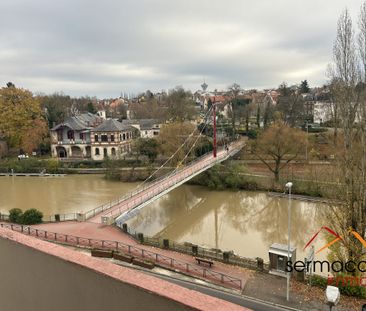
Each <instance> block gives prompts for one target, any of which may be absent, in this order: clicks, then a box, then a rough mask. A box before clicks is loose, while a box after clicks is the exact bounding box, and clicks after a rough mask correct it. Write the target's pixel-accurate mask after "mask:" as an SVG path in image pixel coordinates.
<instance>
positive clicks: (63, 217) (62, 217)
mask: <svg viewBox="0 0 366 311" xmlns="http://www.w3.org/2000/svg"><path fill="white" fill-rule="evenodd" d="M0 220H2V221H9V214H0ZM42 220H43V222H59V221H72V220H77V213H70V214H55V215H44V216H43V218H42Z"/></svg>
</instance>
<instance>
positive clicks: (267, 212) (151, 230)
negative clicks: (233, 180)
mask: <svg viewBox="0 0 366 311" xmlns="http://www.w3.org/2000/svg"><path fill="white" fill-rule="evenodd" d="M322 207H324V206H323V205H321V204H314V203H307V202H301V201H296V200H293V201H292V208H291V214H292V215H291V219H292V230H291V235H292V237H291V241H292V244H293V245H295V246H296V247H297V248H298V258H300V257H301V256H303V255H304V254H303V251H302V248H303V246H304V245H305V243H306V241H307V239H308V238H309V237H310V236H311V235H312V234H313V232H315V231H316V230H317V229H318V227H319V226H321V225H324V224H322V223H321V221H319V219H320V218H319V209H320V208H322ZM287 217H288V200H287V199H283V198H273V197H270V196H268V195H266V194H265V193H261V192H247V191H238V192H231V191H220V192H217V191H208V190H207V189H206V188H202V187H197V186H188V185H183V186H181V187H179V188H177V189H175V190H174V191H172V192H170V193H169V194H167V195H165V196H163V197H162V198H160V199H159V200H158V201H156V202H154V203H151V204H150V205H149V206H147V207H145V208H144V209H143V210H142V212H141V213H140V214H139V215H138V216H137V217H135V218H134V219H131V220H130V221H129V225H130V226H131V227H133V228H134V229H135V230H137V231H139V232H144V233H145V234H147V235H149V236H158V237H164V238H169V239H171V240H174V241H179V242H192V243H197V244H199V245H205V246H207V247H213V248H220V249H223V250H234V251H235V252H237V253H239V254H242V255H244V256H248V257H257V256H260V257H263V258H267V256H268V255H267V251H268V248H269V246H270V245H271V244H272V243H275V242H277V243H284V244H286V243H287ZM319 243H320V245H321V240H319V241H317V244H319Z"/></svg>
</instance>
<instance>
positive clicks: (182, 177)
mask: <svg viewBox="0 0 366 311" xmlns="http://www.w3.org/2000/svg"><path fill="white" fill-rule="evenodd" d="M245 142H246V140H245V139H240V140H238V141H235V142H233V143H231V144H230V145H229V147H228V148H221V149H219V150H218V151H217V154H216V157H215V156H213V155H212V153H209V154H205V155H203V156H201V157H200V158H198V159H196V160H195V161H193V162H190V163H188V164H187V165H185V166H182V167H180V168H178V169H176V170H174V171H173V172H171V173H168V174H166V175H164V176H162V177H160V178H158V179H156V180H154V181H153V182H151V183H149V184H147V185H145V186H144V187H138V188H137V189H135V190H134V191H131V192H129V193H128V194H126V195H125V196H123V197H122V198H119V199H117V200H115V201H113V202H110V203H108V204H105V205H103V206H99V207H97V208H95V209H93V210H91V211H88V212H87V213H86V214H85V215H84V219H85V220H87V221H90V222H95V223H102V224H106V225H110V224H113V223H117V225H121V224H122V223H124V222H126V221H127V220H129V219H130V218H132V217H134V216H135V215H137V214H138V213H139V211H140V210H141V209H142V208H143V207H145V206H146V205H148V204H149V203H151V202H153V201H155V200H157V199H158V198H160V197H161V196H163V195H164V194H166V193H168V192H170V191H172V190H173V189H175V188H177V187H179V186H180V185H182V184H184V183H185V182H187V181H188V180H190V179H192V178H193V177H195V176H197V175H198V174H200V173H202V172H204V171H206V170H207V169H209V168H211V167H212V166H214V165H215V164H217V163H221V162H222V161H225V160H227V159H228V158H230V157H232V156H233V155H235V154H236V153H238V152H239V151H240V150H241V149H242V148H243V147H244V145H245Z"/></svg>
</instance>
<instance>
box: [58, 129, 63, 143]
mask: <svg viewBox="0 0 366 311" xmlns="http://www.w3.org/2000/svg"><path fill="white" fill-rule="evenodd" d="M62 136H63V131H62V130H57V141H62Z"/></svg>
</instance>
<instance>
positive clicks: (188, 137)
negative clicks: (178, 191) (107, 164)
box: [135, 106, 212, 189]
mask: <svg viewBox="0 0 366 311" xmlns="http://www.w3.org/2000/svg"><path fill="white" fill-rule="evenodd" d="M211 110H212V106H211V107H210V109H209V110H208V111H207V112H206V114H205V116H204V121H205V122H204V127H203V129H202V130H201V132H200V134H199V136H198V138H199V137H200V136H201V135H202V132H203V130H204V129H205V128H206V125H207V122H206V120H207V116H208V115H209V114H210V113H211ZM196 131H197V127H195V129H194V130H193V131H192V133H190V134H189V135H188V136H187V138H186V139H185V141H184V142H183V143H182V144H181V145H180V146H179V147H178V149H177V150H176V151H175V152H174V153H173V154H172V155H171V156H170V157H169V158H168V159H167V160H166V161H165V162H164V163H163V164H162V165H161V166H160V167H159V168H158V169H157V170H155V171H154V172H153V173H152V174H151V175H150V176H149V177H148V178H146V179H145V180H144V181H143V182H142V183H140V184H139V185H137V187H136V188H135V189H139V188H140V187H142V186H143V185H144V184H145V183H146V182H147V181H148V180H150V179H151V178H152V177H153V176H154V175H156V173H157V172H158V171H159V170H160V169H162V168H163V167H164V166H165V165H166V164H167V163H168V162H169V161H170V160H171V159H173V158H174V156H175V155H176V154H177V153H178V152H179V150H180V149H182V148H183V146H184V145H185V144H186V143H187V142H188V141H189V139H190V138H191V137H192V136H193V134H194V132H196ZM198 138H197V139H196V142H197V140H198ZM196 142H195V143H196ZM191 150H192V148H191V149H190V150H189V152H190V151H191ZM186 157H187V155H186V156H185V158H186ZM185 158H184V159H185ZM181 162H182V161H180V163H181ZM175 171H176V169H175V170H174V171H173V172H175Z"/></svg>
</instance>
